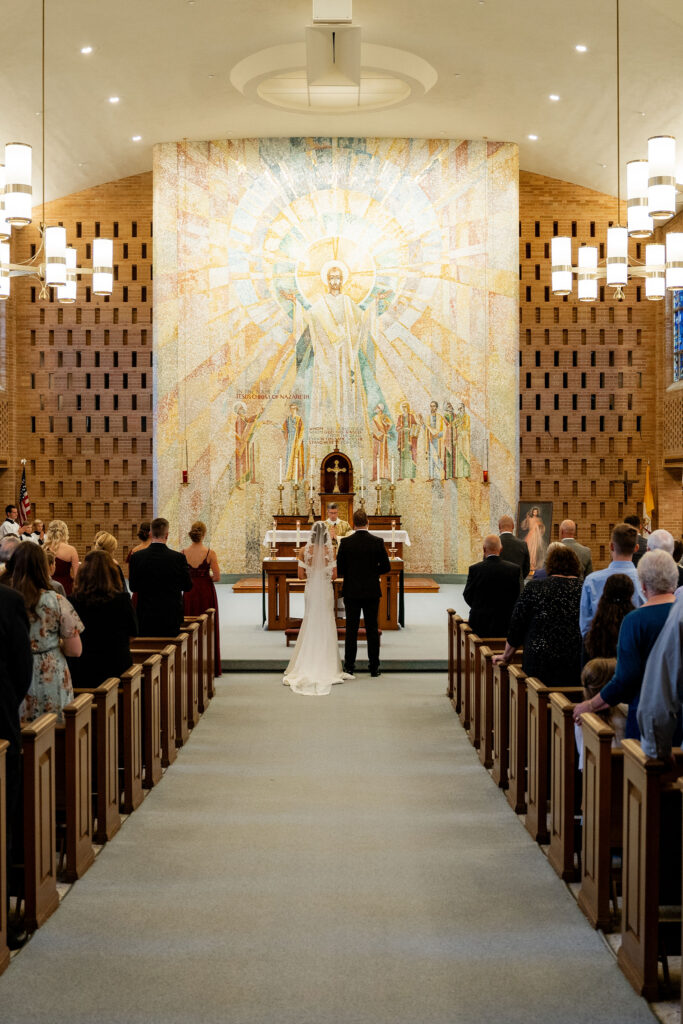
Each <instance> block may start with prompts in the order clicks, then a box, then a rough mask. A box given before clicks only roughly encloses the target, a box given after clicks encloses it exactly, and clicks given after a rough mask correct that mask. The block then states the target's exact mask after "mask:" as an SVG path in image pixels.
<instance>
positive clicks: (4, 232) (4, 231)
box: [0, 164, 12, 242]
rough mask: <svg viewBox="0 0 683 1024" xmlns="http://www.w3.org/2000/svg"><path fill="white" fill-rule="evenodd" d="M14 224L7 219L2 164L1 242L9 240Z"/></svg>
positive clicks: (3, 167) (0, 176) (2, 167)
mask: <svg viewBox="0 0 683 1024" xmlns="http://www.w3.org/2000/svg"><path fill="white" fill-rule="evenodd" d="M11 234H12V225H11V224H8V223H7V220H6V219H5V165H4V164H0V242H6V241H8V240H9V238H10V236H11Z"/></svg>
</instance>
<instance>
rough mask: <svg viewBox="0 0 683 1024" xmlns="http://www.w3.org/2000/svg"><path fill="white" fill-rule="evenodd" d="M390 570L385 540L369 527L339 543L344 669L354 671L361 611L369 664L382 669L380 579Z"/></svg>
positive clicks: (373, 668) (374, 668)
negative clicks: (369, 529) (343, 612)
mask: <svg viewBox="0 0 683 1024" xmlns="http://www.w3.org/2000/svg"><path fill="white" fill-rule="evenodd" d="M390 570H391V563H390V562H389V556H388V555H387V551H386V548H385V547H384V541H383V540H382V539H381V538H380V537H373V535H372V534H371V533H369V532H368V531H367V530H356V532H355V533H352V534H349V535H348V536H347V537H344V539H343V540H341V541H340V542H339V551H338V552H337V575H338V576H341V577H342V578H343V580H344V583H343V585H342V597H343V598H344V607H345V608H346V643H345V646H344V668H345V669H346V671H347V672H353V669H354V665H355V663H356V650H357V647H358V623H359V621H360V616H361V612H362V613H363V619H364V621H365V634H366V637H367V641H368V667H369V669H370V672H379V632H378V630H377V612H378V610H379V599H380V594H381V588H380V585H379V578H380V576H383V575H384V573H385V572H389V571H390Z"/></svg>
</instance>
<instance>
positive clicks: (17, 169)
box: [5, 142, 32, 227]
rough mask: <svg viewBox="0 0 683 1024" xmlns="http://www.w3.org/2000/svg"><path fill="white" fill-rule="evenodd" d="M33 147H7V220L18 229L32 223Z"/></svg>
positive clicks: (9, 143)
mask: <svg viewBox="0 0 683 1024" xmlns="http://www.w3.org/2000/svg"><path fill="white" fill-rule="evenodd" d="M31 206H32V189H31V147H30V146H27V145H26V144H25V143H23V142H8V143H7V145H6V146H5V219H6V220H7V221H9V223H10V224H16V226H17V227H25V226H26V225H27V224H30V223H31Z"/></svg>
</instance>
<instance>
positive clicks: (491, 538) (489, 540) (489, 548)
mask: <svg viewBox="0 0 683 1024" xmlns="http://www.w3.org/2000/svg"><path fill="white" fill-rule="evenodd" d="M502 547H503V545H502V544H501V543H500V537H499V536H498V534H497V533H490V534H489V535H488V537H484V558H486V557H487V556H488V555H499V554H500V552H501V549H502Z"/></svg>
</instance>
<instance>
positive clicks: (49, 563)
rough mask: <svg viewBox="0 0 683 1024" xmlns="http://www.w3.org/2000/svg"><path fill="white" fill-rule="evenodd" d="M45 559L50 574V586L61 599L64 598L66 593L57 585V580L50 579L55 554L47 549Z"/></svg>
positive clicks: (53, 568)
mask: <svg viewBox="0 0 683 1024" xmlns="http://www.w3.org/2000/svg"><path fill="white" fill-rule="evenodd" d="M45 557H46V558H47V571H48V572H49V574H50V586H51V587H52V589H53V590H54V591H55V592H56V593H57V594H61V595H62V597H66V591H65V590H64V587H63V586H62V584H61V583H57V580H54V579H52V577H53V576H54V572H55V553H54V551H50V549H49V548H45Z"/></svg>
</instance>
